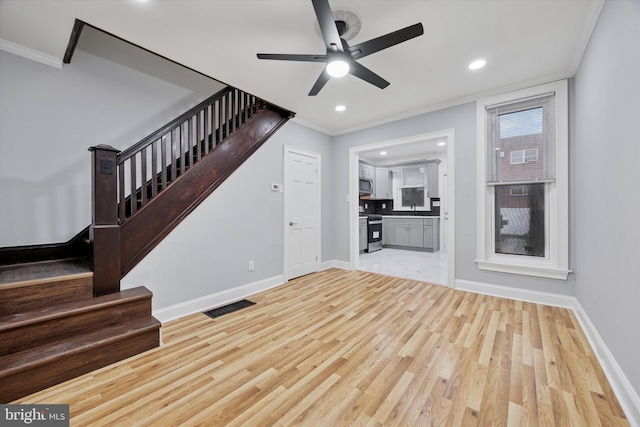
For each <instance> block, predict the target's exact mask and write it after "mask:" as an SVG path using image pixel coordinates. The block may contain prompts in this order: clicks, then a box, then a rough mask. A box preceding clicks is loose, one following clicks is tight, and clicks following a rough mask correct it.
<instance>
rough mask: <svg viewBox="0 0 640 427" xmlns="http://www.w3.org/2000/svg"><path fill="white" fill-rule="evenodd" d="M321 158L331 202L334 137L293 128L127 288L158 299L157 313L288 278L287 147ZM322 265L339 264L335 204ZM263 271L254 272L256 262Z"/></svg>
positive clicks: (158, 251) (326, 222) (325, 207)
mask: <svg viewBox="0 0 640 427" xmlns="http://www.w3.org/2000/svg"><path fill="white" fill-rule="evenodd" d="M285 145H290V146H295V147H297V148H302V149H305V150H308V151H313V152H316V153H318V154H320V157H321V179H322V181H321V191H322V199H323V200H324V201H326V200H328V199H329V198H330V195H331V193H332V186H333V173H332V165H331V151H332V147H331V137H329V136H328V135H325V134H323V133H320V132H317V131H314V130H312V129H309V128H307V127H304V126H301V125H298V124H296V123H292V122H289V123H287V124H286V125H285V126H284V127H283V128H282V129H280V130H279V131H278V132H277V133H276V134H275V135H274V136H272V137H271V138H270V139H269V140H268V141H267V142H266V143H265V144H264V145H263V146H262V147H260V149H258V151H256V153H255V154H254V155H253V156H251V157H250V158H249V159H248V160H247V161H246V162H245V163H244V164H243V165H242V166H241V167H240V168H238V169H237V170H236V172H234V173H233V175H231V177H229V178H228V179H227V180H226V181H225V182H224V183H223V184H222V185H221V186H220V187H219V188H218V189H217V190H216V191H215V192H214V193H213V194H212V195H211V196H209V197H208V198H207V199H206V200H205V201H204V202H203V203H202V204H201V205H200V206H199V207H198V208H197V209H196V210H195V211H194V212H192V213H191V214H190V215H189V216H188V217H187V218H186V219H185V220H184V221H183V222H182V223H180V225H179V226H178V227H177V228H176V229H175V230H173V232H171V234H170V235H169V236H167V238H165V239H164V240H163V241H162V242H161V243H160V245H158V246H157V247H156V248H155V249H154V250H153V251H152V252H151V253H150V254H149V255H148V256H147V257H146V258H145V259H144V260H142V262H141V263H140V264H139V265H138V266H137V267H136V268H134V269H133V270H132V271H131V272H130V273H129V274H128V275H127V276H126V277H125V278H124V279H123V281H122V284H123V288H127V287H135V286H140V285H144V286H146V287H147V288H149V289H150V290H151V291H152V292H153V308H154V310H158V309H162V308H167V307H170V306H173V305H176V304H179V303H183V302H187V301H190V300H193V299H196V298H201V297H204V296H207V295H211V294H215V293H218V292H221V291H224V290H228V289H231V288H234V287H237V286H242V285H245V284H249V283H254V282H258V281H261V280H265V279H269V278H273V277H275V276H280V275H282V273H283V266H284V264H283V263H284V260H283V252H284V229H283V223H284V199H283V197H284V194H283V193H279V192H273V191H271V188H270V187H271V184H272V183H276V184H282V183H283V179H284V177H283V160H284V146H285ZM321 221H322V223H321V226H322V260H323V261H326V260H331V259H332V258H333V254H332V248H333V235H334V233H333V232H332V230H333V215H332V209H331V204H330V203H327V202H323V204H322V211H321ZM250 260H253V261H255V270H254V271H252V272H250V271H248V262H249V261H250Z"/></svg>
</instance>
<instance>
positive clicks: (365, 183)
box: [360, 178, 373, 194]
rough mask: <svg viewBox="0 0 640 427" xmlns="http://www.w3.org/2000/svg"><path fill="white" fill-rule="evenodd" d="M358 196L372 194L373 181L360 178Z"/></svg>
mask: <svg viewBox="0 0 640 427" xmlns="http://www.w3.org/2000/svg"><path fill="white" fill-rule="evenodd" d="M360 194H373V180H372V179H367V178H360Z"/></svg>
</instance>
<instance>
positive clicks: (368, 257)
mask: <svg viewBox="0 0 640 427" xmlns="http://www.w3.org/2000/svg"><path fill="white" fill-rule="evenodd" d="M447 261H448V259H447V253H446V252H443V251H438V252H434V253H430V252H419V251H407V250H403V249H391V248H383V249H381V250H379V251H376V252H372V253H361V254H360V266H359V267H358V269H359V270H363V271H369V272H371V273H380V274H386V275H389V276H396V277H403V278H407V279H415V280H422V281H425V282H430V283H436V284H440V285H446V284H447Z"/></svg>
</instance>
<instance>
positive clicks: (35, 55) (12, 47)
mask: <svg viewBox="0 0 640 427" xmlns="http://www.w3.org/2000/svg"><path fill="white" fill-rule="evenodd" d="M0 50H4V51H6V52H9V53H13V54H14V55H18V56H22V57H23V58H27V59H31V60H33V61H37V62H40V63H42V64H45V65H48V66H50V67H54V68H58V69H61V68H62V60H61V59H58V58H56V57H55V56H51V55H47V54H46V53H42V52H39V51H37V50H33V49H30V48H28V47H24V46H21V45H19V44H16V43H13V42H10V41H9V40H4V39H0Z"/></svg>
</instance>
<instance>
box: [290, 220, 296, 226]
mask: <svg viewBox="0 0 640 427" xmlns="http://www.w3.org/2000/svg"><path fill="white" fill-rule="evenodd" d="M289 225H290V226H294V225H298V223H297V222H293V221H289Z"/></svg>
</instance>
